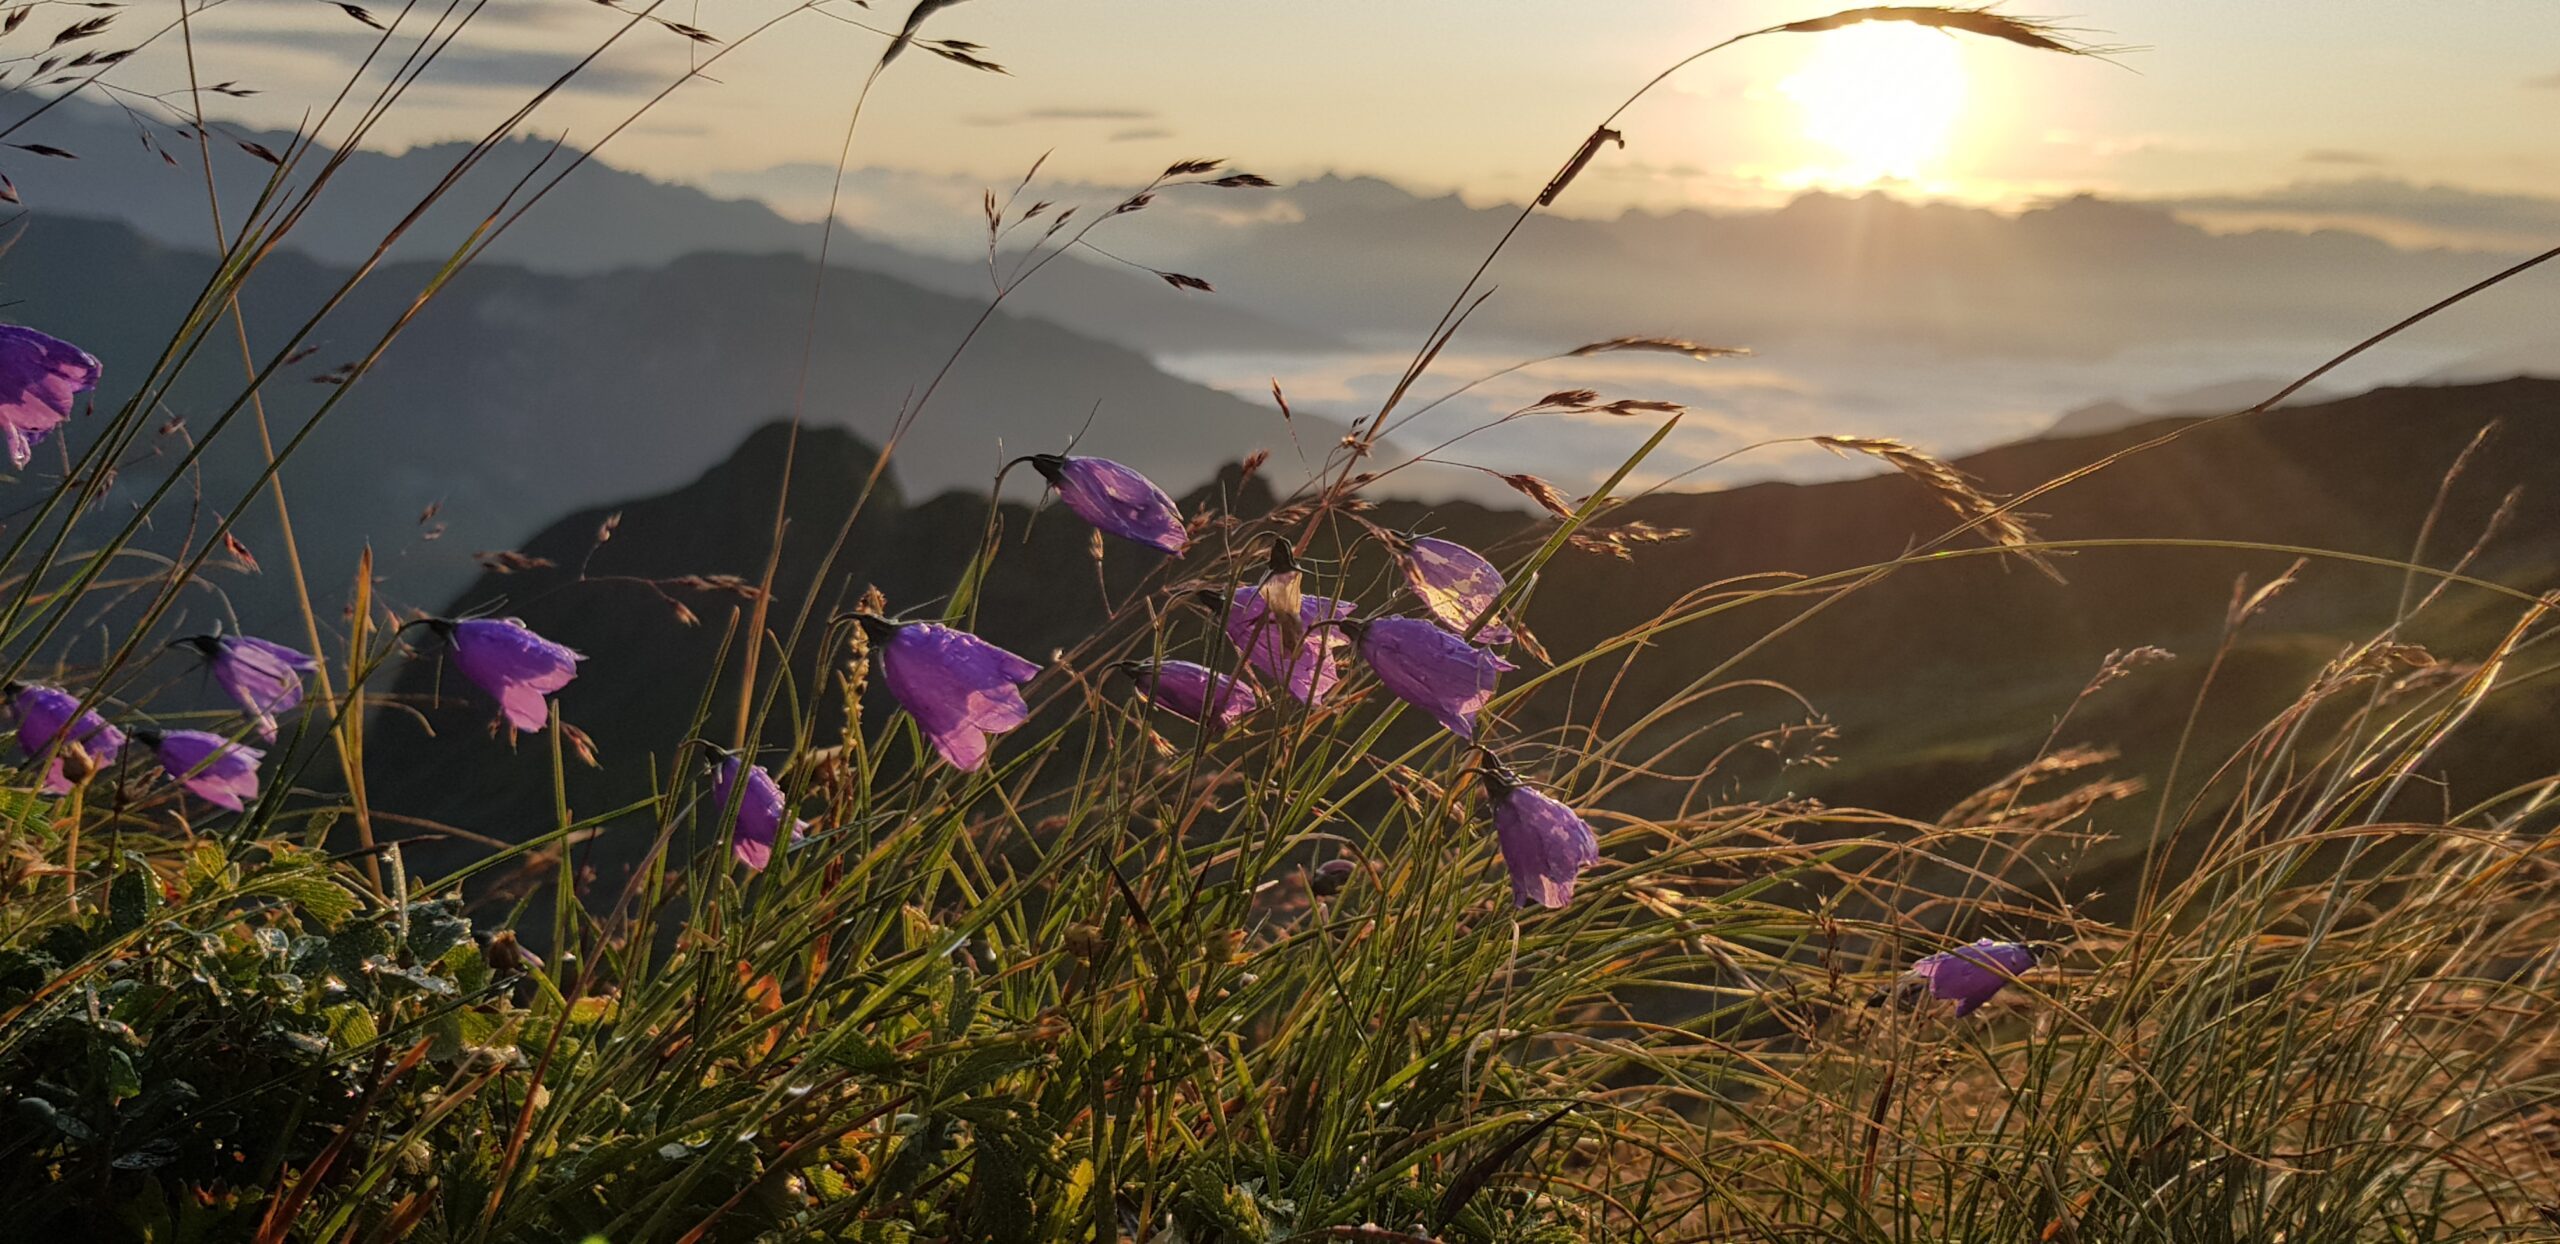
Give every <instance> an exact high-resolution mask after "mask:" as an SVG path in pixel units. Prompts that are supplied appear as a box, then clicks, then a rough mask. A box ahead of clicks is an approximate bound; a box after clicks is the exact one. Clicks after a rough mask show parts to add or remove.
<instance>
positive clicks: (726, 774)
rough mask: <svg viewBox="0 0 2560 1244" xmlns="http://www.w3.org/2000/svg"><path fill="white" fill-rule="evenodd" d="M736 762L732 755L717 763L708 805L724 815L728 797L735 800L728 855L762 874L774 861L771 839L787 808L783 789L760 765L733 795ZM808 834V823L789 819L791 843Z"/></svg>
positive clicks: (779, 825)
mask: <svg viewBox="0 0 2560 1244" xmlns="http://www.w3.org/2000/svg"><path fill="white" fill-rule="evenodd" d="M738 766H739V761H738V758H737V757H735V756H732V757H729V758H728V759H726V760H723V761H721V762H720V776H719V779H718V780H717V781H714V782H713V783H712V784H711V806H712V808H713V809H714V813H713V814H714V815H718V814H719V813H720V812H725V811H727V810H728V807H729V800H730V799H731V798H733V797H734V798H737V799H738V820H737V823H736V825H735V827H734V828H733V829H732V831H731V833H730V835H729V852H730V854H732V855H735V856H737V857H738V862H739V863H741V864H744V865H746V866H747V867H749V868H751V869H754V870H755V871H757V872H763V871H764V868H765V865H767V864H769V863H771V862H773V844H774V840H775V839H776V838H778V837H780V836H781V833H782V822H783V821H784V819H785V818H786V817H788V815H789V812H790V808H789V806H788V805H787V804H786V803H785V802H784V800H783V798H782V787H780V786H779V785H776V784H775V782H774V780H773V775H772V774H770V773H767V772H765V768H764V766H763V765H757V766H755V767H753V768H751V769H748V770H747V789H746V792H745V794H743V795H733V793H732V785H731V784H732V783H734V782H736V781H737V780H738ZM808 832H809V823H808V822H807V821H803V820H799V819H796V818H792V819H791V840H792V841H794V842H797V841H799V840H800V839H801V838H803V837H805V836H806V835H807V834H808Z"/></svg>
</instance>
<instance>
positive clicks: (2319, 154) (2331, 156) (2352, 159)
mask: <svg viewBox="0 0 2560 1244" xmlns="http://www.w3.org/2000/svg"><path fill="white" fill-rule="evenodd" d="M2302 162H2303V163H2305V164H2357V165H2365V166H2372V165H2377V164H2387V163H2389V161H2387V160H2384V159H2383V158H2382V157H2381V156H2378V155H2373V154H2370V153H2368V152H2363V151H2345V150H2341V149H2339V148H2336V147H2315V148H2313V149H2311V150H2309V151H2306V152H2303V153H2302Z"/></svg>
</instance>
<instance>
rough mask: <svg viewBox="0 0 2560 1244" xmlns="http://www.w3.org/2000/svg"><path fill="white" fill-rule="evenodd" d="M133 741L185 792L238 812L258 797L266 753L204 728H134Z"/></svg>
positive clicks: (219, 806)
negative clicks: (149, 752)
mask: <svg viewBox="0 0 2560 1244" xmlns="http://www.w3.org/2000/svg"><path fill="white" fill-rule="evenodd" d="M133 738H134V741H135V742H137V743H140V744H142V745H143V746H144V747H148V748H150V749H151V750H152V753H153V754H154V755H156V756H157V757H158V758H159V760H160V768H161V771H162V772H164V773H167V774H168V775H169V777H170V779H171V780H173V781H175V782H176V783H177V784H178V785H180V786H183V787H185V788H186V790H187V793H188V794H191V795H194V796H195V797H196V798H198V799H202V800H204V801H205V802H206V803H209V804H212V805H214V806H215V807H218V808H228V809H230V810H231V811H234V812H237V811H239V810H240V809H241V808H242V807H243V806H245V805H246V804H247V803H248V801H249V800H252V799H255V798H257V797H258V762H259V761H261V760H264V759H265V758H266V755H267V754H266V753H265V752H262V751H259V750H258V749H257V748H254V747H251V746H249V745H248V744H246V743H234V742H232V741H231V740H229V739H226V738H224V737H222V736H221V735H219V734H210V733H207V732H205V731H203V730H168V731H162V730H136V731H134V732H133Z"/></svg>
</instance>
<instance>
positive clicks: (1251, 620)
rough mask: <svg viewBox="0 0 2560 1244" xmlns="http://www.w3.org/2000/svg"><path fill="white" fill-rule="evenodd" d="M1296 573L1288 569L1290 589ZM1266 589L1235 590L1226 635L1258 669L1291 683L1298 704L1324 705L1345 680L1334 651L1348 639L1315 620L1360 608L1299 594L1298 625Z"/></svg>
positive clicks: (1346, 614)
mask: <svg viewBox="0 0 2560 1244" xmlns="http://www.w3.org/2000/svg"><path fill="white" fill-rule="evenodd" d="M1296 573H1297V572H1295V571H1291V572H1290V574H1291V575H1292V576H1293V578H1292V580H1291V582H1290V584H1289V586H1291V587H1294V586H1295V579H1294V576H1295V574H1296ZM1263 591H1264V589H1263V588H1261V587H1240V588H1237V589H1236V590H1235V594H1234V596H1233V597H1231V598H1230V599H1229V601H1228V605H1227V618H1226V631H1227V639H1228V640H1229V642H1232V643H1233V644H1235V646H1236V647H1237V649H1238V650H1240V651H1242V652H1243V653H1244V658H1245V663H1246V664H1248V665H1251V666H1252V667H1253V668H1254V671H1255V672H1256V673H1259V674H1261V675H1262V676H1263V677H1265V678H1268V679H1270V680H1272V681H1273V682H1276V683H1279V684H1280V685H1281V686H1284V687H1287V688H1288V689H1289V694H1290V695H1291V696H1292V697H1294V698H1296V699H1297V700H1298V701H1299V702H1300V703H1303V704H1322V703H1324V698H1325V696H1327V695H1329V694H1331V693H1332V692H1333V687H1334V684H1336V683H1338V682H1341V681H1342V663H1341V661H1339V660H1337V659H1336V658H1335V656H1334V653H1335V652H1337V651H1339V650H1340V649H1341V648H1342V647H1343V645H1344V644H1345V643H1347V642H1349V641H1347V640H1346V639H1344V638H1343V636H1342V633H1341V632H1340V631H1339V630H1337V629H1335V628H1333V627H1324V628H1322V629H1318V627H1317V625H1316V624H1317V623H1320V622H1340V621H1342V620H1344V619H1346V618H1349V617H1350V616H1351V615H1352V614H1353V613H1355V612H1357V611H1358V607H1357V606H1355V605H1353V604H1352V603H1351V602H1350V601H1347V600H1335V599H1334V598H1332V597H1330V596H1300V597H1299V598H1298V624H1297V625H1296V626H1294V627H1291V626H1287V625H1285V624H1284V623H1283V621H1282V619H1281V618H1280V617H1278V616H1275V615H1274V614H1273V613H1272V612H1271V606H1270V602H1269V601H1268V600H1267V599H1265V597H1264V595H1263ZM1209 607H1210V608H1211V609H1213V610H1214V609H1216V608H1217V605H1216V594H1215V593H1211V595H1210V604H1209ZM1292 631H1294V632H1295V634H1291V633H1290V632H1292Z"/></svg>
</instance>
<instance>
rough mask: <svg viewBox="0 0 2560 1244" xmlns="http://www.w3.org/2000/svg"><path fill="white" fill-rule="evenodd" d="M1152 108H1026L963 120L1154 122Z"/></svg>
mask: <svg viewBox="0 0 2560 1244" xmlns="http://www.w3.org/2000/svg"><path fill="white" fill-rule="evenodd" d="M1159 115H1160V114H1158V113H1157V112H1156V110H1155V109H1152V108H1026V109H1024V110H1022V111H1020V112H1003V113H980V114H978V115H977V116H973V117H964V118H962V120H964V121H966V122H967V123H968V124H970V125H978V126H1004V125H1029V124H1032V123H1034V122H1039V121H1153V120H1155V119H1156V118H1157V117H1158V116H1159Z"/></svg>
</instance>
